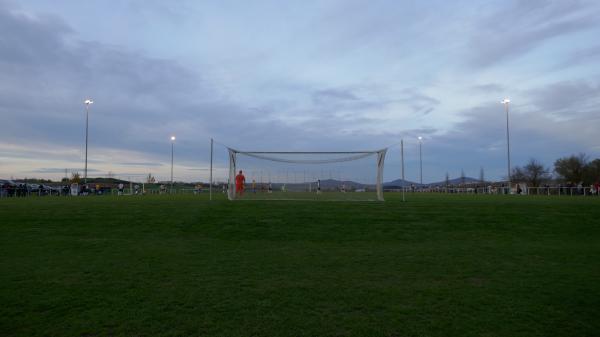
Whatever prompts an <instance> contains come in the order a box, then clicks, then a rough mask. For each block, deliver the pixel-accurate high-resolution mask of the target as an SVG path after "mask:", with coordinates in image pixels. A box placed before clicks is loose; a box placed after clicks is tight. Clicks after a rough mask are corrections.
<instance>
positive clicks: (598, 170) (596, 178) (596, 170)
mask: <svg viewBox="0 0 600 337" xmlns="http://www.w3.org/2000/svg"><path fill="white" fill-rule="evenodd" d="M583 178H584V179H583V181H584V182H585V184H586V185H589V184H593V183H596V182H600V159H594V160H592V161H591V162H589V163H588V164H587V165H586V166H585V169H584V174H583Z"/></svg>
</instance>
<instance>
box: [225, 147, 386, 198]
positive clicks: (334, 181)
mask: <svg viewBox="0 0 600 337" xmlns="http://www.w3.org/2000/svg"><path fill="white" fill-rule="evenodd" d="M228 150H229V178H228V180H229V182H228V191H227V196H228V198H229V200H239V199H241V200H251V199H255V200H263V199H275V200H285V199H294V200H356V201H370V200H372V201H383V200H384V199H383V187H382V184H383V166H384V161H385V154H386V151H387V149H382V150H377V151H347V152H257V151H239V150H235V149H232V148H228Z"/></svg>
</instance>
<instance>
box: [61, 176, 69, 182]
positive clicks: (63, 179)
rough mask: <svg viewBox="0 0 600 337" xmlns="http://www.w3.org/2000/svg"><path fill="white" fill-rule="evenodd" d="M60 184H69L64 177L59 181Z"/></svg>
mask: <svg viewBox="0 0 600 337" xmlns="http://www.w3.org/2000/svg"><path fill="white" fill-rule="evenodd" d="M60 182H61V183H68V182H69V178H67V177H64V178H62V179H61V180H60Z"/></svg>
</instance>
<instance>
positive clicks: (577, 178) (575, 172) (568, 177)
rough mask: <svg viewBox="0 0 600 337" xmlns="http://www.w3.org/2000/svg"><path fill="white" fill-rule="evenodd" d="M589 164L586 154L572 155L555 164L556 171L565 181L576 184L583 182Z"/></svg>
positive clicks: (558, 160)
mask: <svg viewBox="0 0 600 337" xmlns="http://www.w3.org/2000/svg"><path fill="white" fill-rule="evenodd" d="M587 164H588V157H587V156H586V155H585V153H580V154H578V155H571V156H569V157H564V158H560V159H557V160H556V161H555V162H554V171H555V172H556V173H557V174H558V175H559V177H560V178H562V179H563V180H565V181H568V182H572V183H574V184H576V183H579V182H582V181H583V175H584V171H585V167H586V165H587Z"/></svg>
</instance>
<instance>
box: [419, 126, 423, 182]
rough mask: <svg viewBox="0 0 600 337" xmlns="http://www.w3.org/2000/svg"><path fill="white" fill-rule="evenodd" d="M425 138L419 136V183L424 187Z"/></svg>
mask: <svg viewBox="0 0 600 337" xmlns="http://www.w3.org/2000/svg"><path fill="white" fill-rule="evenodd" d="M422 140H423V137H421V136H419V183H420V184H421V187H423V186H422V185H423V142H422Z"/></svg>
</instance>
